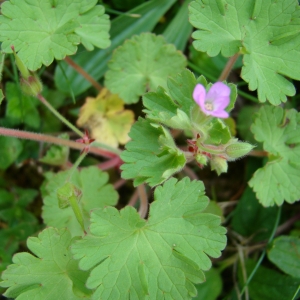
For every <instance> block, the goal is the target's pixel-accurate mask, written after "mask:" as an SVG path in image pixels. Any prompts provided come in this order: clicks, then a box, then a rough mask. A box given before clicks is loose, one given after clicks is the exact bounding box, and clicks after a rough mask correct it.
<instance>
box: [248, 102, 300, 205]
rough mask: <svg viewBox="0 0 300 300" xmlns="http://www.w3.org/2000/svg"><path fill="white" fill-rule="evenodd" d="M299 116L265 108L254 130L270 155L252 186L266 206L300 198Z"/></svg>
mask: <svg viewBox="0 0 300 300" xmlns="http://www.w3.org/2000/svg"><path fill="white" fill-rule="evenodd" d="M299 130H300V113H297V111H296V110H294V109H291V110H286V111H285V110H284V109H283V108H282V107H270V106H264V107H262V108H261V109H260V110H259V112H258V114H257V117H256V119H255V122H254V124H253V125H252V127H251V131H252V132H253V133H254V137H255V139H256V140H257V141H259V142H263V147H264V150H266V151H268V152H269V161H268V163H267V164H266V165H265V166H264V167H263V168H261V169H258V170H257V171H256V172H255V173H254V175H253V178H252V179H251V180H250V181H249V185H250V186H251V187H252V188H253V190H254V191H255V192H256V196H257V198H258V199H259V201H260V202H261V204H262V205H263V206H272V205H274V204H277V205H281V204H282V203H283V202H284V201H287V202H289V203H293V202H295V201H297V200H298V199H299V198H300V189H299V181H300V164H299V157H300V138H299Z"/></svg>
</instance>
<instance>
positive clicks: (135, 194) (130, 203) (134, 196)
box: [127, 189, 139, 206]
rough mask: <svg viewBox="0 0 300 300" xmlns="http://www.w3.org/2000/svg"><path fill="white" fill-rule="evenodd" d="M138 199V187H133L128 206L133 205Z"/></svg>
mask: <svg viewBox="0 0 300 300" xmlns="http://www.w3.org/2000/svg"><path fill="white" fill-rule="evenodd" d="M138 199H139V191H138V189H135V191H134V193H133V194H132V196H131V197H130V199H129V201H128V204H127V205H128V206H135V204H136V202H137V201H138Z"/></svg>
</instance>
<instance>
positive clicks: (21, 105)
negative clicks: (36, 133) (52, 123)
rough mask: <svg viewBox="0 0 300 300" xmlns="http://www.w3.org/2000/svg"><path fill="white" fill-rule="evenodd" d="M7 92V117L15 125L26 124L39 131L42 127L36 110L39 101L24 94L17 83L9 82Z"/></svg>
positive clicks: (6, 87)
mask: <svg viewBox="0 0 300 300" xmlns="http://www.w3.org/2000/svg"><path fill="white" fill-rule="evenodd" d="M5 90H6V100H7V107H6V117H7V118H9V119H10V121H11V122H12V123H13V124H15V125H19V124H21V123H23V122H24V123H25V124H26V125H28V126H29V127H31V128H34V129H38V128H39V126H40V116H39V112H38V110H37V108H36V106H37V105H38V101H37V100H36V99H35V98H34V97H31V96H27V95H25V94H23V93H22V91H21V90H20V88H19V87H18V85H17V84H15V83H12V82H8V83H7V84H6V85H5Z"/></svg>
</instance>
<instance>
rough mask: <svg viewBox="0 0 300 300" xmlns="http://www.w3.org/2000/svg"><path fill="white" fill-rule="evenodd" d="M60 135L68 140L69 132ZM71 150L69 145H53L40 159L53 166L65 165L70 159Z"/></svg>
mask: <svg viewBox="0 0 300 300" xmlns="http://www.w3.org/2000/svg"><path fill="white" fill-rule="evenodd" d="M59 137H60V138H64V139H66V140H68V139H69V136H68V135H67V134H61V135H60V136H59ZM69 152H70V148H69V147H67V146H60V145H52V146H51V147H50V148H49V150H48V151H47V152H46V154H45V155H44V156H43V157H42V158H40V159H39V161H41V162H43V163H46V164H49V165H52V166H63V165H65V164H66V163H67V161H68V158H69Z"/></svg>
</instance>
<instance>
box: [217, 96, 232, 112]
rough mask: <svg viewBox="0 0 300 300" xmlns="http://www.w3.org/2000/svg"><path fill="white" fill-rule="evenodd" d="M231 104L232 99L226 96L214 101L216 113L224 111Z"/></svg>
mask: <svg viewBox="0 0 300 300" xmlns="http://www.w3.org/2000/svg"><path fill="white" fill-rule="evenodd" d="M229 103H230V98H229V97H228V96H224V97H223V96H221V97H219V98H217V99H215V101H213V105H214V111H218V110H224V109H225V108H226V107H227V106H228V104H229Z"/></svg>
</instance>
